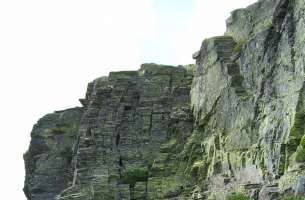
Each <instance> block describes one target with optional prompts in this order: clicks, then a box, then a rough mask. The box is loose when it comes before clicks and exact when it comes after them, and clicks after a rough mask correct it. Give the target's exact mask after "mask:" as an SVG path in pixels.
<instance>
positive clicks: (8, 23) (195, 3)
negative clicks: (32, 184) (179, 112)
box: [0, 0, 256, 200]
mask: <svg viewBox="0 0 305 200" xmlns="http://www.w3.org/2000/svg"><path fill="white" fill-rule="evenodd" d="M255 1H256V0H213V1H211V0H128V1H126V0H86V1H84V0H1V1H0V91H1V97H0V111H1V113H0V120H1V132H0V134H1V140H0V158H1V165H0V186H1V187H0V188H1V189H0V193H1V197H2V198H3V199H16V200H23V199H26V198H25V197H24V195H23V192H22V188H23V181H24V165H23V159H22V155H23V153H24V152H25V151H26V149H27V148H28V145H29V141H30V132H31V129H32V126H33V125H34V124H35V123H36V122H37V120H38V119H39V118H41V117H42V116H43V115H45V114H47V113H50V112H53V111H55V110H62V109H66V108H70V107H75V106H80V104H79V102H78V99H79V98H83V97H84V96H85V92H86V86H87V83H88V82H90V81H92V80H93V79H95V78H97V77H100V76H104V75H107V74H108V73H109V72H110V71H120V70H136V69H138V68H139V67H140V65H141V63H151V62H153V63H159V64H170V65H179V64H190V63H194V61H193V60H192V54H193V53H194V52H196V51H197V50H199V48H200V46H201V42H202V40H203V39H205V38H208V37H212V36H216V35H222V34H223V33H224V32H225V20H226V18H228V17H229V15H230V11H232V10H234V9H237V8H241V7H245V6H247V5H249V4H251V3H253V2H255ZM5 197H7V198H5Z"/></svg>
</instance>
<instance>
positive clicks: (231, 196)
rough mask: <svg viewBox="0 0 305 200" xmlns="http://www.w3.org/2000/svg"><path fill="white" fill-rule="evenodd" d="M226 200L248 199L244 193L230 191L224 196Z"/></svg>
mask: <svg viewBox="0 0 305 200" xmlns="http://www.w3.org/2000/svg"><path fill="white" fill-rule="evenodd" d="M226 200H250V198H249V197H248V196H247V195H246V194H244V193H232V194H229V195H228V196H227V197H226Z"/></svg>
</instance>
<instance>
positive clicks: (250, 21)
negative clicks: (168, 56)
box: [24, 0, 305, 200]
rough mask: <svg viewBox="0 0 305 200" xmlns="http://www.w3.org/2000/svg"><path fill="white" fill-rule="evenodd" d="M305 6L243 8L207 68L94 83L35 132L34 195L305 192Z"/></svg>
mask: <svg viewBox="0 0 305 200" xmlns="http://www.w3.org/2000/svg"><path fill="white" fill-rule="evenodd" d="M304 10H305V2H304V1H301V0H264V1H259V2H257V3H256V4H253V5H251V6H249V7H248V8H246V9H240V10H236V11H234V12H233V13H232V16H231V17H230V18H229V19H228V20H227V32H226V33H225V36H220V37H214V38H210V39H206V40H205V41H204V42H203V43H202V47H201V49H200V51H199V52H197V53H195V54H194V56H193V57H194V59H196V66H192V65H190V66H187V67H183V66H179V67H172V66H160V65H155V64H144V65H142V67H141V69H140V70H139V71H130V72H113V73H110V75H109V77H102V78H99V79H96V80H95V81H93V82H92V83H89V85H88V90H87V94H86V98H85V99H81V102H82V104H83V107H82V108H74V109H69V110H66V111H60V112H56V113H54V114H50V115H47V116H45V117H44V118H42V119H41V120H40V121H39V122H38V123H37V125H35V126H34V129H33V132H32V141H31V145H30V149H29V151H28V152H27V153H26V154H25V156H24V158H25V164H26V173H27V176H26V180H25V188H24V190H25V194H26V196H27V198H28V199H29V200H41V199H44V200H49V199H50V200H51V199H62V200H90V199H92V200H102V199H215V200H224V199H226V198H228V196H230V195H232V196H231V197H234V193H235V194H236V196H238V195H241V196H242V195H244V196H245V197H246V196H248V197H251V199H255V200H258V199H259V200H268V199H270V200H276V199H282V198H283V197H284V196H285V195H286V196H287V195H301V196H302V195H305V136H304V134H305V84H304V61H305V60H304V59H305V57H304V53H305V13H304Z"/></svg>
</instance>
